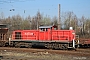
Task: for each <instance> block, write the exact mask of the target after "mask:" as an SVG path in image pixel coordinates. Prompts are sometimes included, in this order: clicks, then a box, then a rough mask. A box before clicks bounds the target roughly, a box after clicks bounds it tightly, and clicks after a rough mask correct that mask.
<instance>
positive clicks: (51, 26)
mask: <svg viewBox="0 0 90 60" xmlns="http://www.w3.org/2000/svg"><path fill="white" fill-rule="evenodd" d="M51 27H53V26H40V27H39V28H51Z"/></svg>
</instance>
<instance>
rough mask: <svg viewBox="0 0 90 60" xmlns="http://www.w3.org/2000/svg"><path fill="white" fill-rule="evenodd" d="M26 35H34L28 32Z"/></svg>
mask: <svg viewBox="0 0 90 60" xmlns="http://www.w3.org/2000/svg"><path fill="white" fill-rule="evenodd" d="M25 35H34V33H30V32H26V33H25Z"/></svg>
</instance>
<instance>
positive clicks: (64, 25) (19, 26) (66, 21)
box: [0, 11, 90, 38]
mask: <svg viewBox="0 0 90 60" xmlns="http://www.w3.org/2000/svg"><path fill="white" fill-rule="evenodd" d="M60 17H61V21H60V25H61V27H60V28H61V29H63V30H67V29H69V27H73V29H74V30H75V32H76V34H78V35H79V36H80V37H82V38H89V36H90V18H85V16H82V17H81V18H78V17H77V16H76V15H75V14H74V13H73V12H65V13H63V14H62V15H61V16H60ZM57 22H58V17H57V16H53V17H50V16H48V15H46V16H44V15H43V14H41V13H40V11H38V12H37V13H36V15H35V16H32V17H31V16H30V15H29V16H27V17H26V18H24V17H22V16H20V15H19V14H17V15H14V16H8V17H7V18H5V17H4V13H3V12H2V13H0V24H7V25H8V28H9V31H10V32H12V31H14V30H27V29H30V30H36V29H37V25H38V26H42V25H44V26H45V25H56V26H57V25H58V23H57Z"/></svg>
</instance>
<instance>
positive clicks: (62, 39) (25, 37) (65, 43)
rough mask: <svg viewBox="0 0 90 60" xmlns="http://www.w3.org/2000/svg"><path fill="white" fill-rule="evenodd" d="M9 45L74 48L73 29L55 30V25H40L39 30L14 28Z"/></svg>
mask: <svg viewBox="0 0 90 60" xmlns="http://www.w3.org/2000/svg"><path fill="white" fill-rule="evenodd" d="M10 45H11V46H15V47H21V46H25V47H32V46H33V45H36V46H44V47H46V48H51V49H68V48H75V32H74V30H57V26H40V27H39V30H16V31H13V33H12V39H11V40H10Z"/></svg>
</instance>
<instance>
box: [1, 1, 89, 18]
mask: <svg viewBox="0 0 90 60" xmlns="http://www.w3.org/2000/svg"><path fill="white" fill-rule="evenodd" d="M21 1H22V0H0V13H1V12H3V13H4V16H5V17H8V16H12V15H17V14H20V15H21V16H24V17H25V16H28V15H30V16H35V15H36V13H37V11H38V10H39V11H40V12H41V13H42V14H44V15H46V14H47V15H49V16H50V17H53V16H58V4H61V14H62V13H63V12H68V11H73V12H74V14H76V16H77V17H81V16H85V17H87V18H88V17H89V18H90V0H26V1H25V0H23V2H21ZM10 2H11V3H10ZM10 9H15V11H10ZM24 11H25V13H24Z"/></svg>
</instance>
